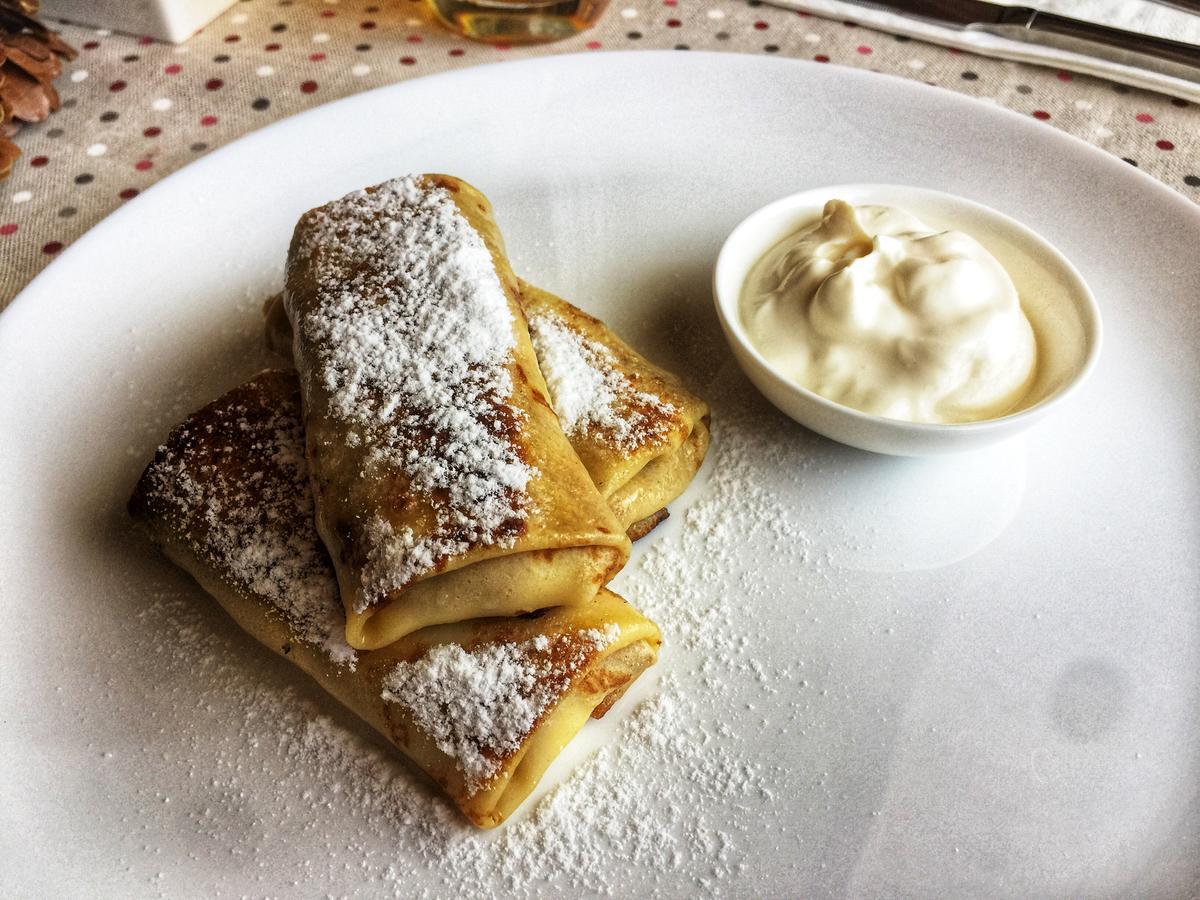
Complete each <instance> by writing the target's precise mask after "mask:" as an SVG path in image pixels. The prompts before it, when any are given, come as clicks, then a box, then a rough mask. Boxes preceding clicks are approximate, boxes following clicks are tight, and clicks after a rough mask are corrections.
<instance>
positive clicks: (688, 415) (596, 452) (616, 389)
mask: <svg viewBox="0 0 1200 900" xmlns="http://www.w3.org/2000/svg"><path fill="white" fill-rule="evenodd" d="M520 286H521V301H522V305H523V307H524V309H525V313H526V315H527V317H528V319H529V324H530V337H531V338H532V340H533V350H534V354H535V355H536V357H537V360H538V367H539V369H540V370H541V373H542V375H543V377H544V378H545V379H546V382H547V387H548V388H549V394H548V396H549V399H550V404H551V406H553V407H554V408H555V409H556V410H558V414H559V421H560V423H561V424H562V425H563V429H564V431H565V432H566V434H567V440H569V441H570V442H571V447H572V448H573V449H574V450H575V453H576V454H577V455H578V456H579V458H580V459H581V460H582V462H583V464H584V466H585V467H586V468H587V470H588V474H589V475H591V477H592V480H593V481H594V482H595V484H596V486H597V488H599V490H600V493H601V494H602V495H603V496H604V498H605V499H606V500H607V501H608V503H609V506H610V507H611V508H612V510H613V512H614V513H615V514H616V517H617V520H618V521H619V522H620V523H621V525H622V526H624V527H625V529H626V532H627V533H628V534H629V537H630V538H631V539H632V540H635V541H636V540H637V539H638V538H641V537H644V536H645V535H646V534H647V533H649V532H650V530H651V529H653V528H654V526H655V525H657V524H658V523H659V522H661V521H662V520H663V519H665V518H666V517H667V509H666V507H667V505H668V504H669V503H670V502H671V501H672V500H674V499H675V498H676V497H678V496H679V495H680V494H681V493H683V490H684V488H686V487H687V486H688V484H689V483H690V482H691V480H692V478H693V477H694V476H695V474H696V472H697V471H698V470H699V468H700V465H701V463H703V462H704V454H705V452H706V451H707V449H708V440H709V431H708V405H707V404H706V403H705V402H704V401H703V400H701V399H700V398H699V397H697V396H695V395H694V394H692V393H691V392H689V391H688V390H687V389H686V388H685V387H684V386H683V384H682V383H681V382H680V380H679V379H678V378H677V377H676V376H675V375H673V374H671V373H670V372H667V371H666V370H664V369H661V368H659V367H658V366H656V365H654V364H653V363H652V362H650V361H649V360H647V359H646V358H645V357H643V356H642V355H641V354H639V353H638V352H637V351H636V350H634V349H633V348H632V347H630V346H629V345H628V344H626V343H625V342H624V341H622V340H621V339H620V338H619V337H617V335H616V334H615V333H614V332H613V331H612V330H611V329H609V328H608V326H606V325H605V324H604V323H603V322H601V321H600V320H599V319H596V318H593V317H592V316H589V315H588V314H587V313H585V312H584V311H583V310H581V309H579V308H578V307H576V306H573V305H571V304H570V303H568V302H567V301H566V300H563V299H561V298H559V297H556V296H554V295H553V294H551V293H549V292H548V291H543V290H541V289H540V288H538V287H535V286H534V285H531V284H529V283H528V282H526V281H520ZM263 315H264V316H265V319H266V340H267V346H268V347H269V348H270V349H271V350H272V351H274V352H276V353H279V354H280V355H282V356H287V357H289V358H290V357H291V354H292V329H291V324H290V323H289V322H288V319H287V313H286V312H285V311H284V309H283V303H282V298H280V297H272V298H271V299H270V300H268V301H267V303H266V305H265V306H264V308H263Z"/></svg>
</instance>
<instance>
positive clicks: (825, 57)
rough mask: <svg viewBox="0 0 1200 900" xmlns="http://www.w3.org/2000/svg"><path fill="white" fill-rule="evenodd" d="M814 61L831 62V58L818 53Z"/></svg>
mask: <svg viewBox="0 0 1200 900" xmlns="http://www.w3.org/2000/svg"><path fill="white" fill-rule="evenodd" d="M813 59H815V60H816V61H817V62H829V57H828V56H826V55H825V54H824V53H818V54H817V55H816V56H814V57H813Z"/></svg>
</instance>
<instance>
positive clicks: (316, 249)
mask: <svg viewBox="0 0 1200 900" xmlns="http://www.w3.org/2000/svg"><path fill="white" fill-rule="evenodd" d="M267 334H268V342H269V343H270V344H271V345H272V346H274V347H275V348H277V349H279V350H280V351H281V352H285V353H287V354H288V355H290V356H291V357H292V358H293V359H294V362H295V371H294V372H293V371H291V370H280V371H267V372H263V373H261V374H259V375H258V376H256V377H255V378H254V379H252V380H251V381H250V382H248V383H246V384H244V385H241V386H240V387H237V388H234V389H233V390H232V391H230V392H229V393H228V394H226V395H225V396H223V397H221V398H219V399H218V400H216V401H214V402H213V403H211V404H209V405H208V406H207V407H205V408H204V409H202V410H200V411H199V412H197V413H196V414H194V415H193V416H191V417H190V418H189V419H188V420H187V421H185V422H184V423H183V424H181V425H179V426H178V427H176V428H175V429H174V431H172V433H171V435H170V436H169V437H168V439H167V441H166V442H165V443H164V444H163V445H162V446H161V447H160V448H159V449H158V452H157V454H156V456H155V458H154V460H153V462H151V463H150V465H149V466H148V467H147V469H146V471H145V473H144V474H143V475H142V478H141V480H140V481H139V483H138V485H137V488H136V489H135V491H134V494H133V497H132V499H131V500H130V512H131V514H132V515H133V516H134V517H135V519H137V520H138V521H139V522H140V523H142V525H143V526H144V527H145V528H146V530H147V531H148V532H149V533H150V535H151V537H152V538H153V539H154V541H155V542H156V543H158V544H159V545H160V546H161V547H162V548H163V549H164V550H165V552H166V553H167V555H168V556H169V557H170V558H171V559H172V560H174V561H175V562H176V563H177V564H178V565H180V566H181V567H183V568H184V569H186V570H187V571H188V572H190V573H191V574H192V575H193V576H194V577H195V578H196V580H197V581H199V583H200V584H201V585H202V586H203V587H204V588H205V589H206V590H207V591H208V592H209V593H210V594H212V595H213V596H214V597H215V598H216V599H217V601H218V602H219V603H220V604H221V605H222V606H223V607H224V608H225V609H226V610H227V611H228V612H229V614H230V615H231V616H233V618H234V619H235V620H236V621H237V622H238V624H239V625H241V626H242V627H243V628H244V629H245V630H246V631H248V632H250V633H251V634H252V635H254V636H255V637H256V638H258V640H260V641H261V642H262V643H263V644H265V645H266V646H268V647H270V648H271V649H272V650H274V651H276V652H278V653H281V654H282V655H283V656H285V657H286V658H288V659H290V660H291V661H293V662H294V663H295V664H296V665H298V666H299V667H300V668H301V669H303V670H304V671H306V672H307V673H308V674H309V675H311V676H312V677H313V678H314V679H316V680H317V682H318V683H320V684H321V685H322V686H323V687H325V688H326V689H327V690H328V691H329V693H331V694H333V695H334V696H335V697H337V698H338V699H339V700H341V701H342V702H343V703H345V704H346V705H347V706H348V707H350V708H351V709H352V710H354V711H355V712H356V713H357V714H358V715H360V716H361V717H362V718H363V719H365V720H366V721H367V722H368V723H370V724H371V725H372V726H373V727H375V728H376V729H378V730H379V731H380V732H381V733H382V734H383V735H384V736H385V737H387V738H388V740H390V741H391V742H392V743H393V744H395V745H396V746H397V747H398V748H400V749H401V750H402V751H403V752H404V753H405V754H407V755H408V756H409V757H410V758H411V759H412V760H413V761H414V762H415V763H416V765H417V766H418V767H419V768H421V769H422V770H423V771H424V772H426V773H427V774H428V775H429V776H430V777H431V778H433V779H434V780H435V781H436V782H437V783H438V784H440V785H441V786H442V787H443V788H444V789H445V791H446V792H447V794H448V795H449V796H450V798H451V799H452V800H453V801H454V802H455V804H456V805H457V806H458V807H459V808H460V809H461V810H462V812H463V813H464V814H465V815H466V816H467V817H468V818H469V819H470V820H471V821H472V822H474V823H475V824H477V825H480V826H483V827H490V826H494V825H497V824H499V823H500V822H502V821H503V820H504V819H505V818H506V817H507V816H508V815H509V814H510V813H511V812H512V811H513V810H514V809H516V807H517V806H519V805H520V803H521V802H522V801H523V800H524V799H525V798H526V797H527V796H528V794H529V792H530V791H531V790H532V789H533V787H534V786H535V785H536V783H537V782H538V780H539V779H540V777H541V775H542V773H543V772H544V771H545V769H546V767H547V766H548V765H549V764H550V762H551V761H552V760H553V759H554V758H555V757H556V756H557V755H558V753H559V752H560V751H561V750H562V748H563V747H564V746H565V745H566V744H567V742H568V741H570V740H571V738H572V737H573V736H574V735H575V733H576V732H577V731H578V730H579V729H580V728H581V727H582V725H583V723H584V722H585V721H586V720H587V718H588V717H589V716H601V715H603V714H604V713H605V712H607V710H608V709H609V708H610V707H611V706H612V704H613V703H614V702H615V701H616V700H617V699H618V698H619V697H620V696H621V694H622V693H623V692H624V691H625V690H626V689H627V688H628V687H629V685H630V684H631V683H632V682H633V681H634V680H635V679H636V678H637V677H638V676H639V675H640V674H641V673H642V672H643V671H644V670H645V669H646V668H647V667H648V666H650V665H651V664H653V662H654V660H655V659H656V658H657V654H658V647H659V644H660V640H661V639H660V635H659V631H658V628H657V626H655V624H654V623H653V622H651V621H650V620H649V619H647V618H646V617H645V616H643V615H641V614H640V613H639V612H637V611H636V610H635V609H633V608H632V607H631V606H630V605H629V604H628V603H626V602H625V601H624V600H623V599H621V598H620V597H618V596H617V595H616V594H614V593H612V592H611V591H609V590H607V589H606V588H605V587H604V585H606V584H607V583H608V582H609V580H610V579H611V578H612V577H613V575H614V574H615V573H616V572H617V571H618V570H619V569H620V568H621V566H623V565H624V564H625V562H626V560H627V559H628V557H629V552H630V537H631V536H632V537H634V538H636V537H640V536H642V535H644V534H645V533H646V532H647V531H649V530H650V529H651V528H653V527H654V525H655V524H656V523H657V522H658V521H659V520H660V519H661V518H662V517H663V516H664V515H665V507H666V505H667V503H668V502H669V501H671V500H673V499H674V498H675V497H677V496H678V495H679V493H680V492H681V491H682V490H683V488H684V487H685V486H686V485H687V483H688V481H689V480H690V479H691V478H692V476H693V475H694V474H695V472H696V471H697V469H698V468H699V466H700V463H701V461H702V460H703V457H704V453H705V450H706V449H707V444H708V427H707V426H708V419H707V415H708V411H707V407H706V406H705V404H704V403H703V402H702V401H701V400H699V399H698V398H696V397H695V396H694V395H692V394H690V393H689V392H688V391H686V390H685V389H684V388H683V386H682V385H681V383H680V382H679V380H678V379H677V378H675V377H674V376H673V375H671V374H670V373H668V372H665V371H663V370H661V369H659V368H657V367H656V366H654V365H652V364H651V363H649V362H647V361H646V360H645V359H644V358H642V357H641V356H639V355H638V354H637V353H635V352H634V351H633V350H631V349H630V348H629V347H628V346H626V345H625V344H624V343H623V342H621V341H620V340H619V339H618V338H617V337H616V336H615V335H613V334H612V333H611V332H610V331H609V330H608V329H607V328H606V327H605V326H604V325H603V324H602V323H601V322H599V321H597V320H595V319H593V318H591V317H589V316H587V315H585V314H584V313H582V312H581V311H579V310H578V309H575V308H574V307H572V306H570V305H569V304H567V303H565V302H564V301H562V300H560V299H558V298H556V297H554V296H552V295H550V294H547V293H545V292H542V291H539V290H537V289H536V288H533V287H532V286H530V285H527V284H524V283H523V282H520V281H519V280H518V279H517V278H516V277H515V276H514V275H513V273H512V270H511V269H510V267H509V264H508V261H507V259H506V257H505V253H504V247H503V243H502V240H501V237H500V233H499V230H498V228H497V226H496V224H495V221H494V219H493V217H492V213H491V208H490V205H489V204H488V202H487V200H486V199H485V198H484V197H483V195H482V194H480V193H479V192H478V191H476V190H475V189H473V188H472V187H470V186H469V185H467V184H465V183H464V182H462V181H459V180H457V179H455V178H451V177H448V176H437V175H424V176H409V177H405V178H399V179H396V180H393V181H389V182H385V183H384V184H381V185H377V186H375V187H372V188H367V189H365V190H362V191H357V192H355V193H353V194H350V195H348V196H346V197H343V198H342V199H340V200H336V201H334V202H332V203H329V204H327V205H325V206H323V207H320V208H318V209H315V210H312V211H310V212H308V213H306V214H305V215H304V216H303V217H302V218H301V220H300V222H299V224H298V225H297V226H296V230H295V234H294V236H293V239H292V244H291V248H290V250H289V252H288V261H287V281H286V287H285V290H284V293H283V295H282V297H281V298H280V299H278V300H277V301H275V302H274V303H271V304H268V308H267Z"/></svg>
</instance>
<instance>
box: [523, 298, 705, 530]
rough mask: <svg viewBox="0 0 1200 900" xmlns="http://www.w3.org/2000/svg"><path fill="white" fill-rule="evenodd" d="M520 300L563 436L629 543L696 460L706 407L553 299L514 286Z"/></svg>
mask: <svg viewBox="0 0 1200 900" xmlns="http://www.w3.org/2000/svg"><path fill="white" fill-rule="evenodd" d="M521 302H522V305H523V307H524V309H525V314H526V316H527V317H528V319H529V333H530V336H531V337H532V339H533V348H534V352H535V353H536V354H537V358H538V365H539V366H540V368H541V371H542V375H543V377H544V378H545V379H546V383H547V385H548V386H549V389H550V400H551V404H552V405H553V406H554V409H555V410H556V412H557V413H558V418H559V422H560V424H561V425H562V428H563V431H565V432H566V434H567V438H568V439H569V440H570V442H571V447H572V448H573V449H574V450H575V453H576V454H577V455H578V456H579V458H580V460H582V462H583V464H584V466H585V467H586V468H587V470H588V474H589V475H590V476H591V477H592V481H593V482H594V483H595V485H596V487H597V488H598V489H599V491H600V493H601V494H602V495H603V496H604V498H605V499H606V500H607V501H608V504H609V506H610V507H611V508H612V510H613V512H614V513H615V514H616V517H617V520H618V521H619V522H620V523H621V525H622V527H624V528H626V529H627V530H628V533H629V536H630V537H631V538H633V539H634V540H637V539H638V538H639V537H642V536H643V535H644V534H646V533H647V532H648V531H650V529H652V528H653V527H654V526H655V525H657V524H658V523H659V522H660V521H661V520H662V519H664V518H666V513H667V510H666V507H667V504H669V503H670V502H671V501H672V500H674V499H675V498H676V497H678V496H679V495H680V494H681V493H683V490H684V488H686V487H687V485H688V483H689V482H691V480H692V478H693V477H694V476H695V474H696V472H697V471H698V470H699V468H700V465H701V464H702V463H703V462H704V454H705V453H706V452H707V450H708V442H709V430H708V422H709V418H708V404H707V403H705V402H704V401H703V400H701V399H700V398H699V397H697V396H696V395H695V394H693V393H691V392H690V391H689V390H687V388H685V387H684V386H683V383H682V382H681V381H680V380H679V378H678V377H677V376H676V375H674V374H673V373H671V372H668V371H667V370H666V369H663V368H661V367H659V366H656V365H655V364H654V363H652V362H650V361H649V360H648V359H646V358H645V357H644V356H642V355H641V354H640V353H638V352H637V351H636V350H634V349H633V348H632V347H630V346H629V345H628V344H626V343H625V342H624V341H623V340H621V338H619V337H618V336H617V335H616V334H615V333H614V332H613V331H612V329H610V328H609V327H608V326H607V325H605V324H604V323H603V322H601V321H600V320H599V319H597V318H594V317H593V316H589V315H588V314H587V313H585V312H584V311H583V310H581V309H579V308H578V307H576V306H572V305H571V304H570V303H568V302H567V301H565V300H563V299H562V298H560V297H556V296H555V295H554V294H551V293H550V292H549V291H544V290H542V289H541V288H538V287H536V286H534V285H531V284H529V283H527V282H521Z"/></svg>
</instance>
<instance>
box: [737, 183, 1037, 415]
mask: <svg viewBox="0 0 1200 900" xmlns="http://www.w3.org/2000/svg"><path fill="white" fill-rule="evenodd" d="M740 307H741V316H742V321H743V323H744V324H745V327H746V330H747V333H748V335H749V337H750V339H751V342H752V343H753V344H754V345H755V346H756V347H757V348H758V350H759V352H761V353H762V355H763V356H764V357H765V358H766V360H767V361H768V362H769V363H770V364H771V365H773V366H774V367H775V368H777V369H778V370H779V372H780V373H781V374H782V375H784V376H785V377H787V378H789V379H791V380H793V381H795V382H796V383H797V384H800V385H801V386H802V387H806V388H808V389H809V390H812V391H814V392H815V393H817V394H820V395H821V396H823V397H827V398H828V399H830V400H833V401H835V402H837V403H841V404H843V405H845V406H850V407H853V408H855V409H859V410H862V411H863V412H868V413H873V414H875V415H879V416H885V417H887V418H892V419H903V420H907V421H911V422H972V421H978V420H981V419H990V418H995V417H997V416H1002V415H1004V414H1006V413H1008V412H1010V411H1012V410H1013V409H1014V408H1016V407H1017V406H1019V404H1020V402H1021V400H1022V399H1023V398H1024V397H1025V395H1026V394H1027V393H1028V390H1029V387H1030V385H1031V383H1032V382H1033V379H1034V377H1035V375H1036V372H1037V357H1038V348H1037V342H1036V340H1035V338H1034V333H1033V330H1032V328H1031V327H1030V324H1029V320H1028V319H1027V318H1026V316H1025V313H1024V311H1023V310H1022V308H1021V298H1020V297H1019V296H1018V294H1017V289H1016V287H1015V286H1014V284H1013V280H1012V278H1011V276H1010V275H1009V273H1008V272H1007V271H1005V269H1004V267H1003V266H1002V265H1001V264H1000V262H999V261H998V260H997V259H996V258H995V257H994V256H992V254H991V253H989V252H988V251H987V249H985V248H984V247H983V245H981V244H980V243H979V242H978V241H977V240H975V239H974V238H973V237H971V236H970V235H967V234H964V233H962V232H959V231H943V230H938V229H934V228H930V227H929V226H928V225H926V224H925V223H923V222H921V221H920V220H919V219H917V218H916V217H914V216H912V215H910V214H908V213H906V212H904V211H903V210H899V209H894V208H892V207H887V206H859V207H854V206H851V205H850V204H849V203H846V202H844V201H841V200H831V201H829V202H828V203H827V204H826V205H825V208H824V211H823V214H822V216H821V217H820V218H819V219H818V220H816V221H815V222H814V223H812V224H811V225H809V226H807V227H803V228H801V229H800V230H798V231H796V232H795V233H793V234H791V235H789V236H788V237H786V238H784V239H783V240H781V241H780V242H779V243H777V244H776V245H775V246H774V247H772V248H771V249H770V250H768V251H767V252H766V253H765V254H764V255H763V257H762V258H761V259H760V260H759V261H758V262H757V263H756V264H755V265H754V267H753V268H752V269H751V271H750V274H749V276H748V277H747V279H746V282H745V285H744V286H743V288H742V296H741V300H740Z"/></svg>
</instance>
